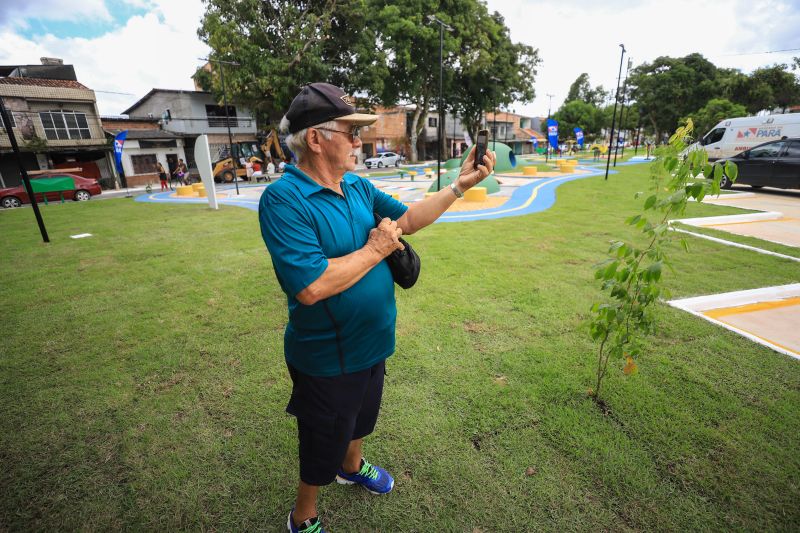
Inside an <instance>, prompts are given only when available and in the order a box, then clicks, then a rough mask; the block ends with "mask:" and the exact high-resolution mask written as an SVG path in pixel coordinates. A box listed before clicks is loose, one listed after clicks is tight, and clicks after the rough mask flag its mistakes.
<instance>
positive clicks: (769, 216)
mask: <svg viewBox="0 0 800 533" xmlns="http://www.w3.org/2000/svg"><path fill="white" fill-rule="evenodd" d="M781 218H783V213H779V212H778V211H762V212H759V213H744V214H742V215H722V216H718V217H698V218H682V219H679V220H673V221H672V222H680V223H681V224H688V225H690V226H698V227H703V226H717V225H722V224H739V223H742V222H765V221H767V220H778V219H781Z"/></svg>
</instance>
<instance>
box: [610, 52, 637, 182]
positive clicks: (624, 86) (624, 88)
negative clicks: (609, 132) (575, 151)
mask: <svg viewBox="0 0 800 533" xmlns="http://www.w3.org/2000/svg"><path fill="white" fill-rule="evenodd" d="M632 63H633V61H631V58H630V57H628V67H627V68H626V69H625V83H623V84H622V111H620V112H619V131H620V132H621V133H622V153H621V154H620V157H622V156H624V155H625V122H624V117H625V101H626V100H627V96H628V93H627V90H628V73H629V72H630V71H631V64H632ZM628 114H630V110H628ZM616 167H617V151H616V150H614V168H616Z"/></svg>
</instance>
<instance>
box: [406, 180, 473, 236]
mask: <svg viewBox="0 0 800 533" xmlns="http://www.w3.org/2000/svg"><path fill="white" fill-rule="evenodd" d="M456 186H457V187H458V182H456ZM459 190H461V191H463V190H464V189H462V188H461V187H459ZM455 201H456V195H455V194H453V191H452V190H450V186H449V185H448V186H446V187H443V188H442V189H441V190H440V191H439V192H437V193H436V194H434V195H433V196H429V197H428V198H425V199H424V200H423V201H421V202H415V203H413V204H412V205H411V206H410V207H409V208H408V211H406V213H405V214H404V215H403V216H402V217H400V219H399V220H398V221H397V225H398V226H400V227H401V228H403V234H404V235H410V234H412V233H416V232H417V231H419V230H421V229H422V228H424V227H425V226H429V225H431V224H433V223H434V222H435V221H436V219H437V218H439V217H440V216H442V213H444V212H445V211H447V209H448V208H449V207H450V206H451V205H453V202H455ZM404 219H405V220H404Z"/></svg>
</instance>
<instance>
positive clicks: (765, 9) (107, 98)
mask: <svg viewBox="0 0 800 533" xmlns="http://www.w3.org/2000/svg"><path fill="white" fill-rule="evenodd" d="M487 4H488V7H489V10H490V11H497V12H499V13H500V14H502V15H503V17H504V18H505V20H506V24H507V26H508V27H509V29H510V32H511V38H512V40H514V41H517V42H523V43H525V44H529V45H531V46H533V47H535V48H538V49H539V57H540V58H541V59H542V62H541V64H540V65H539V67H538V73H537V76H536V78H535V80H534V88H535V91H536V99H535V100H534V101H533V102H529V103H520V102H518V103H515V104H513V105H511V106H509V109H510V110H513V111H515V112H517V113H521V114H525V115H538V116H544V115H546V114H547V111H548V106H549V105H552V111H553V112H555V111H556V110H557V109H558V107H559V106H560V105H561V104H562V103H563V100H564V98H565V96H566V94H567V92H568V90H569V86H570V84H571V83H572V82H573V81H574V80H575V78H577V77H578V76H579V75H580V74H581V73H582V72H586V73H588V74H589V79H590V82H591V84H592V85H593V86H595V85H603V86H604V87H605V88H606V89H609V88H613V87H615V85H616V83H617V74H618V70H619V65H620V52H621V48H620V46H619V45H620V44H624V45H625V48H626V55H625V60H624V62H625V63H627V59H628V58H630V59H631V60H632V62H633V66H636V65H639V64H641V63H643V62H651V61H653V60H654V59H655V58H657V57H659V56H672V57H681V56H684V55H686V54H689V53H693V52H699V53H701V54H703V55H704V56H705V57H706V58H708V59H709V60H710V61H712V62H713V63H714V64H715V65H717V66H718V67H729V68H738V69H740V70H742V71H743V72H746V73H747V72H751V71H752V70H754V69H755V68H758V67H761V66H769V65H773V64H775V63H791V59H792V57H793V56H800V30H798V28H800V0H727V1H719V0H708V1H704V2H700V1H697V0H670V1H669V2H663V1H656V0H638V1H637V2H630V1H621V0H606V1H605V2H598V3H589V2H569V1H566V0H535V1H534V0H488V2H487ZM202 14H203V4H202V2H201V0H0V65H9V64H12V65H13V64H38V63H39V58H40V57H42V56H47V57H59V58H62V59H64V62H65V63H67V64H72V65H74V66H75V71H76V73H77V75H78V81H80V82H81V83H83V84H84V85H86V86H87V87H89V88H91V89H93V90H95V92H96V95H97V102H98V108H99V110H100V113H101V114H103V115H116V114H119V113H121V112H122V111H123V110H124V109H126V108H127V107H129V106H130V105H132V104H133V103H134V102H136V101H137V100H138V99H139V98H141V97H142V96H144V94H146V93H147V91H149V90H150V89H151V88H153V87H159V88H165V89H193V88H194V86H193V83H192V80H191V75H192V74H193V73H194V71H195V69H196V68H197V67H198V66H200V65H202V63H203V61H201V60H200V59H199V58H202V57H205V56H206V55H207V54H208V47H207V46H206V45H204V44H203V43H202V42H201V41H200V40H199V39H198V37H197V27H198V26H199V21H200V19H201V17H202ZM779 50H792V51H788V52H775V51H779ZM765 52H774V53H765ZM798 74H800V71H798ZM488 75H491V74H490V73H489V74H488ZM623 77H624V66H623ZM119 93H122V94H119ZM548 94H552V95H553V97H552V99H550V98H548V96H547V95H548Z"/></svg>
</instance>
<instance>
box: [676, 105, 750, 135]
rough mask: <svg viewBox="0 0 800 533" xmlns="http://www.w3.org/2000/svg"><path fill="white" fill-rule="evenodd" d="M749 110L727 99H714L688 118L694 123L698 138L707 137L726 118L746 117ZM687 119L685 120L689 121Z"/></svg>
mask: <svg viewBox="0 0 800 533" xmlns="http://www.w3.org/2000/svg"><path fill="white" fill-rule="evenodd" d="M746 116H747V109H745V107H744V106H743V105H741V104H734V103H733V102H731V101H730V100H726V99H725V98H713V99H711V100H709V101H708V103H707V104H706V105H705V106H703V107H702V108H700V109H699V110H697V111H695V112H694V113H692V115H691V116H690V117H687V119H688V118H691V119H692V122H693V123H694V125H695V126H694V131H695V132H697V135H698V138H699V137H701V136H703V135H705V134H706V133H707V132H708V131H710V130H711V128H713V127H714V126H716V125H717V124H719V122H720V121H721V120H724V119H726V118H736V117H746ZM687 119H684V121H685V120H687Z"/></svg>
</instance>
